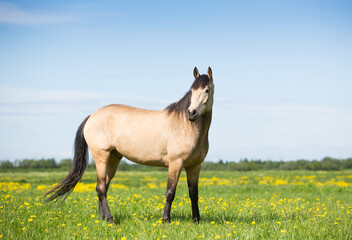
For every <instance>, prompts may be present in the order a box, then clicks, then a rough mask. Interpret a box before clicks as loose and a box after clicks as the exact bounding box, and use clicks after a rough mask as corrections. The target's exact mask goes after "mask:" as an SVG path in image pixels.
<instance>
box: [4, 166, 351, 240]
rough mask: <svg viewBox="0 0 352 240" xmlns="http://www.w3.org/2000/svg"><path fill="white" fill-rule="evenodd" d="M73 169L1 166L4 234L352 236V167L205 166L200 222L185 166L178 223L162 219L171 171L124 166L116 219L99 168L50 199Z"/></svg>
mask: <svg viewBox="0 0 352 240" xmlns="http://www.w3.org/2000/svg"><path fill="white" fill-rule="evenodd" d="M65 174H66V173H65V172H62V171H58V172H45V171H40V172H8V173H1V176H0V235H1V237H2V238H3V239H200V238H203V239H352V221H351V220H352V171H340V172H308V171H292V172H289V171H260V172H201V179H200V186H199V196H200V203H199V206H200V213H201V222H200V223H199V224H196V223H193V222H192V221H191V206H190V200H189V198H188V190H187V184H186V180H185V174H184V173H183V174H182V175H181V178H180V181H179V185H178V188H177V192H176V198H175V201H174V203H173V206H172V212H171V218H172V219H171V221H172V222H171V223H170V224H167V223H163V222H162V221H161V217H162V213H163V206H164V202H165V201H164V193H165V187H166V180H167V172H160V171H154V172H118V173H117V176H116V177H115V178H114V179H113V182H112V184H113V185H112V186H111V188H110V189H109V192H108V196H109V198H108V202H109V206H110V210H111V213H112V215H113V216H114V218H115V221H116V224H108V223H107V222H105V221H103V220H101V219H100V218H99V213H98V200H97V197H96V193H95V190H94V188H95V186H94V184H95V182H96V174H95V172H93V171H88V172H86V173H85V175H84V177H83V179H82V183H83V184H80V185H79V186H77V191H75V192H73V193H72V194H71V196H70V197H69V198H68V199H67V200H66V201H65V202H64V203H63V204H62V205H61V206H56V205H51V204H44V203H43V199H42V198H41V197H40V196H41V195H42V194H43V193H44V190H43V188H44V187H48V186H50V185H52V184H54V183H57V182H58V181H59V180H60V179H62V178H63V177H64V176H65ZM114 184H115V185H114ZM118 184H119V185H118ZM43 185H45V186H43Z"/></svg>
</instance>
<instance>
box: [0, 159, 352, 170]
mask: <svg viewBox="0 0 352 240" xmlns="http://www.w3.org/2000/svg"><path fill="white" fill-rule="evenodd" d="M71 165H72V159H69V158H67V159H62V160H60V161H59V162H57V161H56V160H55V159H54V158H49V159H44V158H43V159H23V160H16V161H14V162H12V161H9V160H4V161H0V169H3V170H6V169H55V168H56V169H66V170H67V169H70V168H71ZM88 168H91V169H94V168H95V164H94V161H91V162H90V163H89V166H88ZM118 169H119V171H151V170H153V171H166V170H167V169H166V168H159V167H154V168H152V167H148V166H143V165H139V164H131V163H127V162H126V161H124V160H122V161H121V162H120V164H119V168H118ZM344 169H352V158H347V159H337V158H331V157H325V158H323V159H322V160H313V161H311V160H296V161H271V160H260V159H258V160H248V159H241V160H240V161H239V162H233V161H223V160H219V161H218V162H204V163H203V164H202V170H205V171H207V170H209V171H254V170H311V171H319V170H323V171H330V170H344Z"/></svg>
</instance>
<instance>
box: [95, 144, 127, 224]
mask: <svg viewBox="0 0 352 240" xmlns="http://www.w3.org/2000/svg"><path fill="white" fill-rule="evenodd" d="M92 155H93V159H94V161H95V166H96V170H97V188H96V190H97V193H98V198H99V214H100V216H101V217H102V218H103V219H106V220H107V221H108V222H114V220H113V217H112V215H111V213H110V209H109V206H108V203H107V201H106V193H107V191H108V187H109V184H110V181H111V179H112V178H113V177H114V175H115V172H116V169H117V166H118V163H119V162H120V161H119V160H117V159H116V157H115V156H114V154H113V153H110V152H109V151H98V152H93V151H92Z"/></svg>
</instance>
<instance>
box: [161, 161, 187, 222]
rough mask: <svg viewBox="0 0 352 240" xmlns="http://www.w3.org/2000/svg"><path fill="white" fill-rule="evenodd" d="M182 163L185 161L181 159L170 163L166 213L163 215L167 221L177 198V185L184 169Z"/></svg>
mask: <svg viewBox="0 0 352 240" xmlns="http://www.w3.org/2000/svg"><path fill="white" fill-rule="evenodd" d="M182 163H183V162H182V161H181V160H180V161H174V162H170V165H169V174H168V178H167V187H166V193H165V197H166V203H165V208H164V215H163V220H164V221H165V222H170V211H171V204H172V201H173V200H174V198H175V194H176V186H177V182H178V178H179V177H180V173H181V170H182Z"/></svg>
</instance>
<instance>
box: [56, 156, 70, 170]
mask: <svg viewBox="0 0 352 240" xmlns="http://www.w3.org/2000/svg"><path fill="white" fill-rule="evenodd" d="M71 166H72V159H71V158H65V159H62V160H61V161H60V163H59V167H60V168H63V169H70V168H71Z"/></svg>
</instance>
